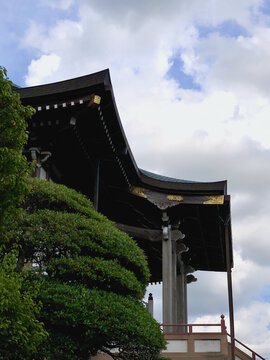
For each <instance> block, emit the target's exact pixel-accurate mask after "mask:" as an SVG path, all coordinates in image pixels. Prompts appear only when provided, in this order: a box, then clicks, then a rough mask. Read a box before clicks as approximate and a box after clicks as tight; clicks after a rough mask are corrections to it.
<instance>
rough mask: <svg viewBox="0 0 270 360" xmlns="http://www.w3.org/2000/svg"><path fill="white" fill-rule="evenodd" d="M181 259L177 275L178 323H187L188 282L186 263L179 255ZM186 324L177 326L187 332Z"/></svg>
mask: <svg viewBox="0 0 270 360" xmlns="http://www.w3.org/2000/svg"><path fill="white" fill-rule="evenodd" d="M179 260H180V272H179V274H178V275H177V283H176V284H177V294H176V296H177V314H176V315H177V317H176V322H177V324H186V323H187V283H186V274H185V265H184V263H183V261H182V259H181V256H179ZM185 330H186V329H185V327H184V326H181V327H180V326H179V327H178V328H177V331H178V332H185Z"/></svg>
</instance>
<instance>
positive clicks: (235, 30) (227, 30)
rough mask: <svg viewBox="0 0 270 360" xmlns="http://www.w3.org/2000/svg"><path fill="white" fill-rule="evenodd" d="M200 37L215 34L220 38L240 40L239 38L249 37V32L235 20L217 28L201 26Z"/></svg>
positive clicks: (199, 29) (225, 22)
mask: <svg viewBox="0 0 270 360" xmlns="http://www.w3.org/2000/svg"><path fill="white" fill-rule="evenodd" d="M198 31H199V34H200V37H208V36H209V35H211V34H213V33H218V34H219V35H220V36H224V37H232V38H238V36H244V37H248V36H249V33H248V31H247V30H246V29H245V28H244V27H243V26H241V25H239V24H238V23H237V22H236V21H234V20H227V21H224V22H223V23H221V24H219V25H217V26H199V27H198Z"/></svg>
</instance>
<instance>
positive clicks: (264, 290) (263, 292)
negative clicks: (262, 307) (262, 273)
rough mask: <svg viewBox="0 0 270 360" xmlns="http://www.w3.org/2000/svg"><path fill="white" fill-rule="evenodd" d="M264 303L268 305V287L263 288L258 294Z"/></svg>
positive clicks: (269, 296) (269, 297)
mask: <svg viewBox="0 0 270 360" xmlns="http://www.w3.org/2000/svg"><path fill="white" fill-rule="evenodd" d="M260 296H261V298H262V299H263V301H264V302H268V303H270V285H268V286H265V287H264V289H263V291H262V292H261V294H260Z"/></svg>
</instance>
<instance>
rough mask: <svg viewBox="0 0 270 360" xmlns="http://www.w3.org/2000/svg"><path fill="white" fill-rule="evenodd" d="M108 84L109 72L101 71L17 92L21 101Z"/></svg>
mask: <svg viewBox="0 0 270 360" xmlns="http://www.w3.org/2000/svg"><path fill="white" fill-rule="evenodd" d="M102 83H103V84H110V73H109V70H108V69H106V70H102V71H99V72H96V73H94V74H90V75H85V76H80V77H77V78H74V79H69V80H64V81H58V82H55V83H50V84H45V85H38V86H30V87H26V88H19V89H17V91H18V92H19V93H20V96H21V98H22V99H27V98H33V97H35V98H36V97H39V96H46V95H53V94H60V93H66V92H71V91H74V90H79V89H84V88H88V87H91V86H94V85H97V84H102Z"/></svg>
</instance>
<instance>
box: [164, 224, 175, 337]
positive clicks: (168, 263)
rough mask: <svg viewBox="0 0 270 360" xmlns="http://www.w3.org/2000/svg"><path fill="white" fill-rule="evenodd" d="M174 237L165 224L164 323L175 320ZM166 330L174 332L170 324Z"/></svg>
mask: <svg viewBox="0 0 270 360" xmlns="http://www.w3.org/2000/svg"><path fill="white" fill-rule="evenodd" d="M172 262H173V259H172V239H171V227H170V225H163V239H162V310H163V324H171V323H172V321H173V316H172V314H173V275H172ZM164 332H172V329H171V328H170V327H169V326H166V327H165V328H164Z"/></svg>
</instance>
